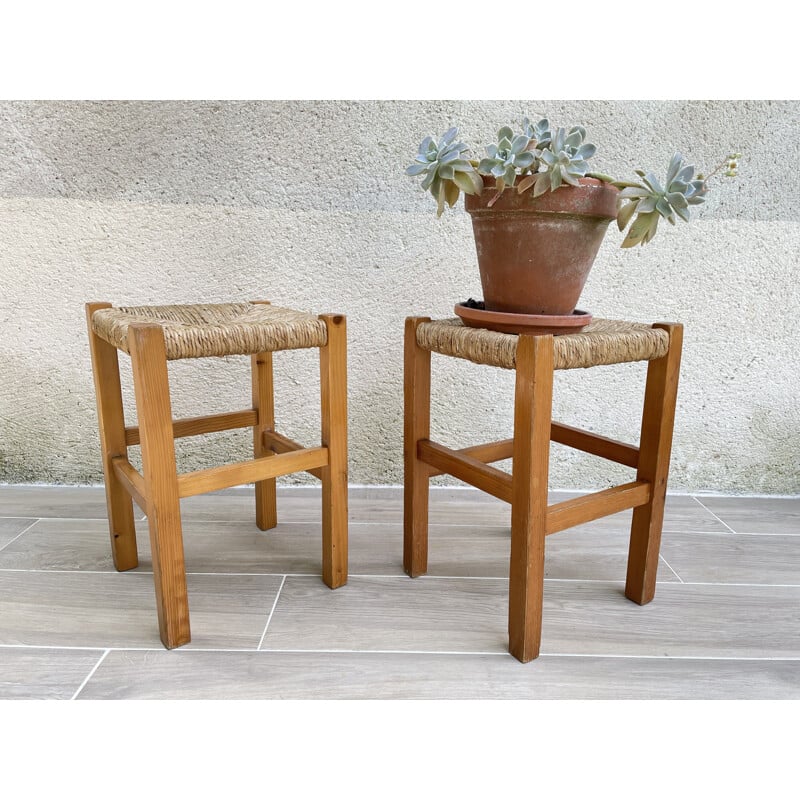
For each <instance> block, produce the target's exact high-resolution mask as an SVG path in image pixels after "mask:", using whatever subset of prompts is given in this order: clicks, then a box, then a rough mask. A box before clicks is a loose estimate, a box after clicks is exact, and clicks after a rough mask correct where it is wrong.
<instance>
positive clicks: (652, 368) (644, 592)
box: [625, 323, 683, 605]
mask: <svg viewBox="0 0 800 800" xmlns="http://www.w3.org/2000/svg"><path fill="white" fill-rule="evenodd" d="M653 327H654V328H663V329H664V330H666V331H668V333H669V350H668V351H667V354H666V355H665V356H663V357H662V358H658V359H655V360H654V361H651V362H650V363H649V364H648V365H647V384H646V387H645V393H644V411H643V413H642V435H641V437H640V440H639V469H638V473H637V476H636V478H637V480H640V481H649V482H650V485H651V492H652V494H651V497H650V502H649V503H647V504H646V505H643V506H638V507H637V508H634V509H633V522H632V523H631V539H630V547H629V549H628V575H627V579H626V582H625V596H626V597H627V598H628V599H630V600H633V601H634V602H635V603H639V605H644V604H645V603H649V602H650V601H651V600H652V599H653V597H654V596H655V593H656V572H657V571H658V553H659V548H660V546H661V528H662V525H663V522H664V501H665V500H666V496H667V477H668V475H669V460H670V453H671V450H672V428H673V425H674V422H675V401H676V398H677V395H678V375H679V372H680V363H681V345H682V343H683V326H682V325H678V324H674V325H673V324H667V323H658V324H656V325H654V326H653Z"/></svg>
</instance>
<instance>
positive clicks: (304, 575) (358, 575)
mask: <svg viewBox="0 0 800 800" xmlns="http://www.w3.org/2000/svg"><path fill="white" fill-rule="evenodd" d="M737 535H738V534H737ZM753 535H754V536H761V535H762V534H753ZM764 535H766V534H764ZM662 558H663V557H662ZM664 563H665V564H667V566H668V567H669V568H670V569H671V570H672V572H673V573H674V574H675V577H677V578H678V581H680V583H681V584H683V585H684V586H751V587H763V588H788V589H795V588H800V583H747V582H739V581H723V582H720V581H685V580H683V579H682V578H681V577H680V575H678V573H677V572H675V570H674V569H672V567H671V566H670V565H669V564H668V563H667V561H666V559H664ZM3 572H14V573H18V572H29V573H32V574H37V575H38V574H44V575H119V574H120V573H119V572H117V571H116V570H88V569H21V568H16V567H0V573H3ZM127 574H128V575H131V576H133V575H147V576H152V574H153V573H152V571H144V570H135V571H133V570H131V571H129V572H127ZM186 574H187V575H201V576H216V577H220V578H222V577H232V578H236V577H253V578H276V577H278V576H279V575H280V576H282V577H283V578H319V573H318V572H187V573H186ZM350 577H351V578H368V579H374V580H406V581H408V580H410V579H409V577H408V575H406V574H402V575H400V574H394V575H389V574H387V575H374V574H367V573H359V572H350ZM413 580H415V581H508V578H507V577H505V576H499V575H420V576H419V577H418V578H414V579H413ZM544 581H545V583H610V584H618V585H623V584H624V583H625V579H624V578H545V579H544ZM656 583H657V584H658V585H659V586H675V585H676V581H665V580H660V581H656ZM281 585H283V584H281ZM2 646H3V645H0V647H2ZM48 646H50V645H48ZM93 649H100V648H93Z"/></svg>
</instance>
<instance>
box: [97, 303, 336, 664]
mask: <svg viewBox="0 0 800 800" xmlns="http://www.w3.org/2000/svg"><path fill="white" fill-rule="evenodd" d="M254 302H267V301H254ZM110 307H111V304H110V303H88V304H87V305H86V320H87V325H88V329H89V346H90V351H91V357H92V371H93V376H94V387H95V397H96V400H97V416H98V424H99V431H100V450H101V454H102V459H103V474H104V476H105V488H106V500H107V505H108V521H109V531H110V535H111V552H112V555H113V559H114V566H115V567H116V568H117V569H118V570H120V571H123V570H129V569H133V568H134V567H136V566H138V563H139V562H138V553H137V548H136V531H135V526H134V517H133V504H132V500H134V501H136V503H137V505H139V507H140V508H141V509H142V511H143V512H144V513H145V515H146V516H147V520H148V525H149V530H150V543H151V550H152V554H153V577H154V582H155V593H156V608H157V612H158V622H159V632H160V636H161V641H162V642H163V643H164V646H165V647H167V648H169V649H172V648H175V647H180V646H181V645H184V644H186V643H187V642H189V641H190V640H191V631H190V627H189V603H188V595H187V590H186V570H185V564H184V555H183V536H182V527H181V514H180V500H181V498H183V497H190V496H192V495H197V494H204V493H206V492H211V491H215V490H217V489H223V488H227V487H230V486H237V485H240V484H243V483H254V484H255V519H256V524H257V526H258V527H259V528H260V529H261V530H269V529H270V528H274V527H275V526H276V525H277V524H278V517H277V508H276V506H277V503H276V490H275V479H276V478H277V477H280V476H281V475H287V474H289V473H292V472H299V471H306V472H309V473H311V474H312V475H314V476H316V477H317V478H319V479H320V480H321V482H322V579H323V581H324V582H325V583H326V584H327V585H328V586H329V587H330V588H331V589H335V588H337V587H339V586H342V585H344V584H345V583H347V322H346V318H345V317H344V316H343V315H340V314H323V315H320V317H319V318H320V319H321V320H322V321H323V322H324V323H325V326H326V329H327V344H326V345H324V346H323V347H320V348H319V351H320V404H321V422H322V425H321V445H320V446H319V447H304V446H302V445H300V444H298V443H297V442H294V441H292V440H291V439H288V438H286V437H285V436H282V435H280V434H279V433H277V432H276V431H275V408H274V387H273V370H272V353H258V354H255V355H253V356H252V357H251V374H252V408H249V409H244V410H242V411H235V412H230V413H224V414H211V415H207V416H200V417H191V418H186V419H180V420H175V419H173V418H172V409H171V404H170V393H169V380H168V376H167V358H166V352H165V347H164V331H163V329H162V328H161V326H160V325H158V324H156V323H152V322H141V323H135V324H132V325H131V326H130V329H129V333H128V347H129V350H130V358H131V366H132V372H133V385H134V393H135V398H136V408H137V415H138V418H139V425H138V426H135V427H126V426H125V415H124V410H123V403H122V390H121V382H120V374H119V360H118V354H117V348H115V347H114V346H113V345H111V344H109V343H108V342H107V341H105V340H104V339H102V338H100V337H99V336H97V334H95V333H94V331H93V329H92V315H93V314H94V312H95V311H96V310H98V309H100V308H110ZM247 427H252V429H253V455H254V458H253V459H252V460H248V461H243V462H239V463H236V464H226V465H223V466H219V467H213V468H211V469H204V470H199V471H196V472H190V473H184V474H179V473H178V471H177V466H176V462H175V439H177V438H181V437H184V436H198V435H201V434H204V433H212V432H217V431H224V430H231V429H234V428H247ZM134 445H141V450H142V472H141V473H140V472H139V471H138V470H136V468H135V467H134V466H133V465H132V464H131V463H130V461H129V460H128V447H131V446H134Z"/></svg>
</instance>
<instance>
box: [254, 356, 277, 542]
mask: <svg viewBox="0 0 800 800" xmlns="http://www.w3.org/2000/svg"><path fill="white" fill-rule="evenodd" d="M252 374H253V408H254V409H255V410H256V411H257V412H258V421H257V422H256V424H255V425H254V426H253V453H254V456H255V458H268V457H269V456H272V455H274V454H273V452H272V450H270V449H269V448H268V447H265V446H264V431H274V430H275V400H274V393H273V381H272V353H258V354H257V355H254V356H252ZM255 487H256V490H255V491H256V525H257V526H258V527H259V529H260V530H262V531H267V530H269V529H270V528H274V527H275V526H276V525H277V524H278V510H277V500H276V492H275V478H268V479H267V480H264V481H256V485H255Z"/></svg>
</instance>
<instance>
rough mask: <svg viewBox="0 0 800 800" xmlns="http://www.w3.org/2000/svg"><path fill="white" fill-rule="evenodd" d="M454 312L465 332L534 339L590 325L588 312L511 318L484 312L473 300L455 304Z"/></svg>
mask: <svg viewBox="0 0 800 800" xmlns="http://www.w3.org/2000/svg"><path fill="white" fill-rule="evenodd" d="M454 311H455V313H456V314H457V315H458V316H459V317H461V321H462V322H463V323H464V325H466V326H467V327H469V328H486V329H487V330H490V331H499V332H500V333H528V334H533V335H534V336H536V335H539V336H543V335H544V334H547V333H552V334H553V335H554V336H558V335H560V334H564V333H577V332H578V331H580V330H582V329H583V328H585V327H586V326H587V325H588V324H589V323H590V322H591V321H592V315H591V314H590V313H589V312H588V311H579V310H578V309H577V308H576V309H575V310H574V311H573V312H572V313H571V314H564V315H557V316H551V315H549V314H512V313H510V312H505V311H486V309H484V307H483V302H480V301H475V300H467V302H466V303H457V304H456V307H455V308H454Z"/></svg>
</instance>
